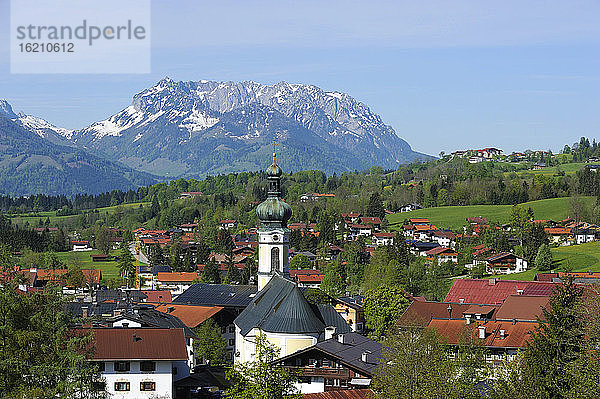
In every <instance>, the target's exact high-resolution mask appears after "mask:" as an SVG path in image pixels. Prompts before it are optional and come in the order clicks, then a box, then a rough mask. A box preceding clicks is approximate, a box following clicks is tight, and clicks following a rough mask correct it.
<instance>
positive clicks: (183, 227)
mask: <svg viewBox="0 0 600 399" xmlns="http://www.w3.org/2000/svg"><path fill="white" fill-rule="evenodd" d="M179 227H180V228H181V230H183V231H184V232H186V233H191V232H193V231H194V229H195V228H196V227H198V223H184V224H182V225H181V226H179Z"/></svg>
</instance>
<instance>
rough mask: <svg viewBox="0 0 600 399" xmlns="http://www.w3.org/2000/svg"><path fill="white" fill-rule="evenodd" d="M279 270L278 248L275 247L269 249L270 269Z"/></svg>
mask: <svg viewBox="0 0 600 399" xmlns="http://www.w3.org/2000/svg"><path fill="white" fill-rule="evenodd" d="M278 270H279V248H277V247H275V248H273V249H272V250H271V271H272V272H276V271H278Z"/></svg>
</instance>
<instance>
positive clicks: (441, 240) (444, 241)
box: [430, 230, 456, 249]
mask: <svg viewBox="0 0 600 399" xmlns="http://www.w3.org/2000/svg"><path fill="white" fill-rule="evenodd" d="M430 239H431V241H433V242H437V243H438V244H440V246H442V247H449V248H452V249H454V247H455V246H456V234H454V233H453V232H451V231H449V230H433V231H431V233H430Z"/></svg>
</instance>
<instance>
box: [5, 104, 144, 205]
mask: <svg viewBox="0 0 600 399" xmlns="http://www.w3.org/2000/svg"><path fill="white" fill-rule="evenodd" d="M61 134H63V135H65V136H68V135H69V134H70V131H69V130H68V129H61V128H57V127H56V126H54V125H52V124H50V123H48V122H46V121H44V120H43V119H40V118H36V117H34V116H29V115H23V114H16V113H15V112H14V111H13V109H12V107H11V106H10V104H9V103H8V102H7V101H5V100H0V149H2V151H0V165H2V166H1V167H0V194H7V195H13V196H18V195H31V194H40V193H44V194H49V195H57V194H67V195H73V194H76V193H84V192H86V193H93V194H96V193H102V192H106V191H111V190H128V189H134V188H136V187H139V186H140V185H146V184H152V183H154V182H156V179H155V177H154V176H151V175H148V174H147V173H143V172H138V171H135V170H133V169H131V168H128V167H126V166H124V165H121V164H119V163H117V162H113V161H110V160H107V159H105V158H101V157H99V156H96V155H94V154H91V153H89V152H88V151H85V150H83V149H81V148H76V147H75V145H74V144H73V143H71V142H69V141H68V140H67V139H66V138H64V137H62V136H61ZM64 143H67V144H68V145H65V144H64Z"/></svg>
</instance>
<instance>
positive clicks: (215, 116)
mask: <svg viewBox="0 0 600 399" xmlns="http://www.w3.org/2000/svg"><path fill="white" fill-rule="evenodd" d="M56 132H57V133H58V134H60V135H62V136H63V137H65V138H68V139H70V140H72V141H73V142H74V143H76V144H77V145H80V146H85V147H89V148H94V149H96V150H99V151H101V152H103V153H105V154H106V155H107V156H110V157H114V158H113V159H118V160H120V161H122V162H123V163H125V164H128V165H129V166H131V167H133V168H136V169H141V170H145V171H148V172H151V173H155V174H160V175H164V176H180V175H184V176H197V175H203V174H212V173H225V172H232V171H243V170H256V169H261V168H264V167H265V163H267V162H268V156H267V154H268V153H270V152H271V148H270V147H271V144H272V142H273V140H274V139H276V141H277V144H276V145H277V147H278V149H277V152H278V154H279V155H278V157H279V163H280V164H281V165H282V167H284V168H286V169H287V170H298V169H316V168H318V169H322V170H325V171H328V172H333V171H345V170H354V169H359V170H362V169H365V168H368V167H370V166H372V165H381V166H384V167H396V166H397V165H398V164H399V163H404V162H410V161H413V160H415V159H424V158H427V156H425V155H423V154H419V153H416V152H413V151H412V150H411V148H410V146H409V145H408V143H406V142H405V141H404V140H402V139H401V138H399V137H398V136H397V135H396V132H395V131H394V129H393V128H392V127H391V126H388V125H386V124H385V123H384V122H383V121H382V119H381V117H380V116H379V115H377V114H375V113H373V112H372V111H371V110H370V109H369V107H367V106H366V105H365V104H363V103H361V102H359V101H357V100H355V99H354V98H352V97H351V96H349V95H348V94H345V93H339V92H326V91H323V90H322V89H320V88H318V87H316V86H312V85H304V84H289V83H286V82H281V83H277V84H274V85H263V84H259V83H256V82H241V83H236V82H213V81H206V80H202V81H199V82H175V81H173V80H171V79H169V78H165V79H163V80H161V81H160V82H158V83H157V84H156V85H155V86H153V87H151V88H149V89H147V90H144V91H142V92H141V93H139V94H137V95H135V96H134V98H133V101H132V103H131V105H129V106H128V107H126V108H125V109H123V110H122V111H121V112H119V113H117V114H115V115H113V116H111V117H110V118H108V119H106V120H104V121H100V122H96V123H94V124H92V125H91V126H89V127H87V128H85V129H81V130H77V131H74V132H71V131H62V132H61V131H58V130H56Z"/></svg>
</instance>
